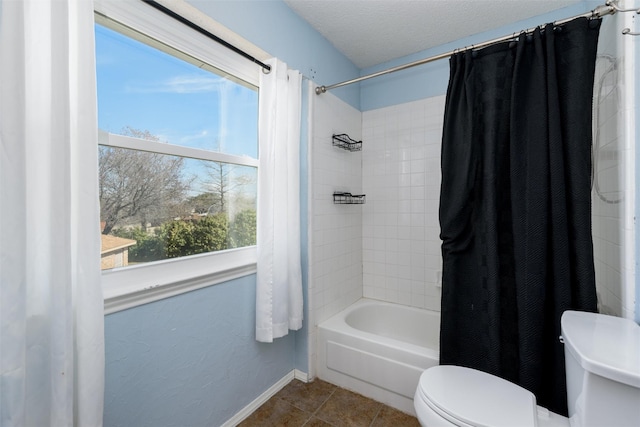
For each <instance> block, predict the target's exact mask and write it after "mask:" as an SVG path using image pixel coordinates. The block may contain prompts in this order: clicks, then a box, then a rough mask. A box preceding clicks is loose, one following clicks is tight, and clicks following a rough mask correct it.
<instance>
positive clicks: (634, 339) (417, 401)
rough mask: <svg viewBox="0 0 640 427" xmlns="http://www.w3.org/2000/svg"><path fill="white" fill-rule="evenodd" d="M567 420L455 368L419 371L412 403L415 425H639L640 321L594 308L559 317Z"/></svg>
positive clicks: (515, 391) (530, 398)
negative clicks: (607, 314)
mask: <svg viewBox="0 0 640 427" xmlns="http://www.w3.org/2000/svg"><path fill="white" fill-rule="evenodd" d="M562 337H563V340H564V343H565V365H566V368H567V402H568V408H569V418H567V417H563V416H561V415H558V414H555V413H553V412H550V411H548V410H547V409H545V408H542V407H539V406H537V405H536V398H535V396H534V395H533V394H532V393H531V392H529V391H528V390H525V389H524V388H522V387H520V386H518V385H516V384H513V383H511V382H509V381H506V380H503V379H501V378H498V377H496V376H493V375H490V374H487V373H485V372H481V371H478V370H475V369H469V368H465V367H461V366H452V365H440V366H435V367H433V368H430V369H427V370H426V371H424V372H423V373H422V375H421V376H420V381H419V383H418V387H417V389H416V392H415V396H414V407H415V410H416V415H417V418H418V421H419V422H420V424H421V425H422V426H426V427H435V426H448V427H450V426H458V427H520V426H522V427H568V426H571V427H591V426H603V427H604V426H620V427H622V426H640V327H639V326H638V325H637V324H635V323H634V322H633V321H631V320H628V319H621V318H618V317H613V316H605V315H600V314H595V313H583V312H570V311H568V312H565V313H564V315H563V316H562Z"/></svg>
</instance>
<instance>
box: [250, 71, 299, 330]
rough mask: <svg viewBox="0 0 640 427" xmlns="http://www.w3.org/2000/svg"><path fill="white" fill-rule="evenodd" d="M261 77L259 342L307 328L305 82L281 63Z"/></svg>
mask: <svg viewBox="0 0 640 427" xmlns="http://www.w3.org/2000/svg"><path fill="white" fill-rule="evenodd" d="M267 63H268V64H269V65H271V72H270V73H269V74H264V73H262V74H261V80H260V123H259V149H260V153H259V154H260V166H259V171H258V174H259V180H258V231H257V240H258V267H257V270H258V274H257V287H256V339H257V340H258V341H262V342H272V341H273V340H274V338H279V337H282V336H284V335H287V334H288V332H289V330H290V329H291V330H297V329H300V328H301V327H302V277H301V270H300V114H301V110H300V104H301V87H302V77H301V75H300V73H299V72H298V71H294V70H288V69H287V65H286V64H285V63H283V62H282V61H279V60H277V59H271V60H270V61H267Z"/></svg>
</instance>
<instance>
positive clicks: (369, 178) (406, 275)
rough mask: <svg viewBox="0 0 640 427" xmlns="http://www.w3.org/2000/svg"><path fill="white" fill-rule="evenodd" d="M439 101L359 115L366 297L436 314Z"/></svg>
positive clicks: (439, 261) (441, 112) (439, 259)
mask: <svg viewBox="0 0 640 427" xmlns="http://www.w3.org/2000/svg"><path fill="white" fill-rule="evenodd" d="M444 101H445V97H444V96H438V97H433V98H427V99H423V100H420V101H415V102H409V103H406V104H401V105H395V106H391V107H385V108H381V109H378V110H371V111H366V112H364V113H363V118H362V129H363V130H362V133H363V149H362V153H363V154H362V155H363V168H362V185H363V189H364V192H365V193H366V194H367V203H366V205H364V206H363V210H362V250H363V252H362V258H363V287H364V288H363V292H364V296H365V297H368V298H375V299H380V300H384V301H388V302H394V303H400V304H405V305H410V306H414V307H420V308H427V309H431V310H440V289H439V285H440V276H441V268H442V257H441V254H440V239H439V232H440V228H439V223H438V205H439V197H440V144H441V138H442V121H443V116H444Z"/></svg>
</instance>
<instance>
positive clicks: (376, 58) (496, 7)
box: [284, 0, 604, 68]
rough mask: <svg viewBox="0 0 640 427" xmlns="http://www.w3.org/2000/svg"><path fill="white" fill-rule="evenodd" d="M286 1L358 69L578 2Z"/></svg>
mask: <svg viewBox="0 0 640 427" xmlns="http://www.w3.org/2000/svg"><path fill="white" fill-rule="evenodd" d="M284 1H285V3H287V4H288V5H289V7H290V8H291V9H293V11H294V12H296V13H297V14H298V15H300V16H301V17H302V18H303V19H304V20H305V21H307V22H308V23H309V24H310V25H311V26H312V27H314V28H315V29H316V30H317V31H318V32H320V34H322V35H323V36H324V37H326V38H327V39H328V40H329V41H330V42H331V43H332V44H333V45H334V46H335V47H336V48H337V49H338V50H339V51H340V52H342V53H343V54H344V55H346V56H347V57H348V58H349V59H350V60H351V61H352V62H353V63H354V64H355V65H356V66H357V67H359V68H367V67H370V66H372V65H376V64H380V63H383V62H386V61H389V60H392V59H395V58H400V57H402V56H406V55H409V54H412V53H416V52H420V51H421V50H425V49H428V48H430V47H434V46H439V45H442V44H445V43H448V42H452V41H455V40H458V39H461V38H463V37H466V36H470V35H473V34H478V33H481V32H483V31H487V30H491V29H495V28H498V27H501V26H503V25H507V24H510V23H513V22H517V21H520V20H523V19H527V18H531V17H534V16H537V15H540V14H543V13H546V12H550V11H552V10H556V9H560V8H563V7H566V6H570V5H573V4H576V3H580V0H448V1H444V0H284ZM603 2H604V1H603ZM540 24H543V22H540Z"/></svg>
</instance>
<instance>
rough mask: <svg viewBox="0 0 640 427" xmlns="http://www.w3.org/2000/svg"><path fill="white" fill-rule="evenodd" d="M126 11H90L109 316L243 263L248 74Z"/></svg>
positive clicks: (250, 148) (251, 164)
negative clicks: (134, 297)
mask: <svg viewBox="0 0 640 427" xmlns="http://www.w3.org/2000/svg"><path fill="white" fill-rule="evenodd" d="M136 3H137V4H136V5H135V6H133V9H134V10H133V11H132V10H121V9H122V8H125V9H126V8H130V7H131V5H128V2H113V3H111V2H104V3H103V4H102V5H100V4H98V6H97V12H98V13H97V14H96V25H95V37H96V39H95V43H96V69H97V88H98V94H97V98H98V127H99V133H100V134H99V144H100V147H99V182H100V189H99V196H100V221H101V223H100V231H101V233H102V236H101V237H102V250H101V267H102V269H103V282H104V292H105V297H106V299H107V302H108V301H109V300H110V299H111V300H113V301H119V300H126V303H125V305H124V306H123V305H122V304H120V303H118V304H116V305H118V306H119V307H120V308H126V307H128V306H131V305H137V303H136V302H135V301H134V302H132V301H131V297H130V295H131V294H140V293H142V294H145V295H148V294H150V293H157V294H159V295H161V296H160V297H164V296H166V291H167V289H171V290H170V291H169V292H171V293H172V294H173V293H177V291H176V289H177V288H179V287H181V286H182V287H184V286H186V287H187V289H190V286H192V285H195V286H198V287H199V286H201V285H203V284H204V283H206V282H208V283H211V280H212V278H211V276H212V275H214V274H218V275H221V277H220V278H219V280H218V281H222V280H228V279H229V278H231V277H234V276H238V275H242V274H247V272H248V271H249V272H250V270H251V265H253V264H255V247H254V245H255V243H256V219H257V213H256V205H257V204H256V194H257V176H258V174H257V166H258V159H257V157H258V143H257V136H258V87H257V76H258V74H257V73H258V72H259V68H258V67H255V65H253V64H250V63H249V64H234V63H233V61H231V62H232V63H231V65H229V63H228V62H229V61H227V59H226V57H227V56H233V55H235V54H234V53H232V52H230V51H227V52H224V51H220V50H219V46H215V43H214V42H212V41H209V40H206V41H205V40H201V37H202V36H201V35H200V34H197V33H195V32H193V30H191V29H188V28H187V27H184V26H182V25H181V24H179V23H176V22H173V21H167V18H166V17H164V16H161V15H160V14H159V13H157V12H156V11H155V10H152V9H150V8H149V7H148V6H147V5H144V3H143V2H136ZM142 6H144V7H142ZM101 9H105V10H106V11H105V10H101ZM140 12H141V13H142V15H141V14H140ZM105 15H109V16H110V17H109V18H107V17H106V16H105ZM114 15H115V16H116V18H112V17H113V16H114ZM118 16H120V17H122V19H118ZM124 17H126V18H124ZM169 19H170V18H169ZM123 21H125V22H123ZM136 25H139V26H140V28H141V29H143V30H144V31H141V30H140V29H139V28H136ZM134 28H135V29H134ZM212 44H213V45H214V46H211V45H212ZM212 48H215V49H212ZM212 50H213V51H215V54H214V55H212V54H211V51H212ZM220 57H223V58H225V59H224V61H223V63H222V64H219V62H220V61H218V59H219V58H220ZM214 65H215V66H214ZM247 67H250V68H251V69H247ZM247 75H249V76H252V77H251V78H249V79H247V78H246V77H247ZM238 76H240V77H238ZM177 284H179V286H178V285H177ZM150 290H153V291H150ZM146 298H147V296H145V297H144V299H145V300H144V301H143V302H147V301H146ZM154 299H157V298H154ZM107 308H108V304H107Z"/></svg>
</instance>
